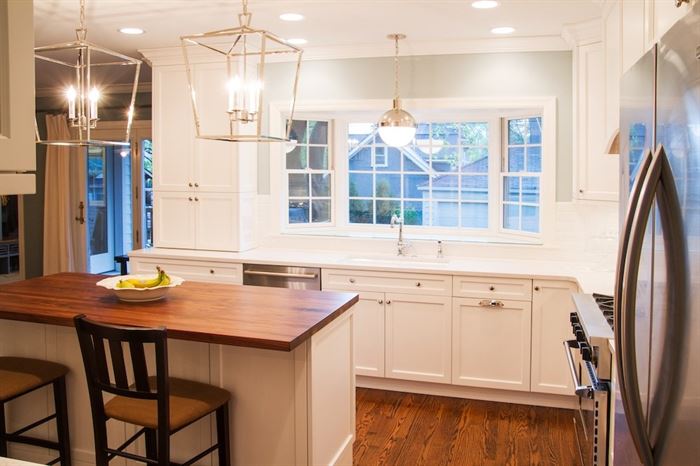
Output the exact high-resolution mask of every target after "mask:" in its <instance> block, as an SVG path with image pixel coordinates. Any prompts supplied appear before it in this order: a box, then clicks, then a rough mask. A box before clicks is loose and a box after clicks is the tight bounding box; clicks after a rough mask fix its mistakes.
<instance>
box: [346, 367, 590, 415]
mask: <svg viewBox="0 0 700 466" xmlns="http://www.w3.org/2000/svg"><path fill="white" fill-rule="evenodd" d="M355 380H356V385H357V386H358V387H363V388H374V389H378V390H389V391H394V392H407V393H421V394H424V395H437V396H449V397H452V398H466V399H470V400H482V401H497V402H500V403H516V404H521V405H530V406H545V407H549V408H565V409H576V408H577V401H578V399H577V398H576V397H575V396H564V395H550V394H546V393H532V392H518V391H511V390H496V389H492V388H475V387H462V386H459V385H447V384H437V383H430V382H415V381H412V380H395V379H385V378H381V377H367V376H362V375H358V376H356V378H355Z"/></svg>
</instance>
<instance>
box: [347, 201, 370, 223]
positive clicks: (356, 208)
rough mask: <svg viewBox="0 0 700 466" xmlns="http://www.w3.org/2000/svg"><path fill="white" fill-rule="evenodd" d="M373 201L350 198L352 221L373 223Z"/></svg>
mask: <svg viewBox="0 0 700 466" xmlns="http://www.w3.org/2000/svg"><path fill="white" fill-rule="evenodd" d="M373 212H374V211H373V209H372V201H365V200H354V199H351V200H350V223H373V221H374V219H373Z"/></svg>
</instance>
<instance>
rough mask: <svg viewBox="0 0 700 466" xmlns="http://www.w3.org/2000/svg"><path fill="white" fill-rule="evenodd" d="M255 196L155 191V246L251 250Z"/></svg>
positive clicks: (252, 244) (213, 249)
mask: <svg viewBox="0 0 700 466" xmlns="http://www.w3.org/2000/svg"><path fill="white" fill-rule="evenodd" d="M254 199H255V195H254V194H245V193H241V194H237V193H234V194H227V193H188V192H181V191H175V192H164V191H156V192H155V193H154V196H153V211H154V243H155V246H156V247H161V248H177V249H203V250H212V251H245V250H247V249H251V248H252V247H254V245H255V243H254V240H255V238H254V235H253V229H254V219H255V202H254Z"/></svg>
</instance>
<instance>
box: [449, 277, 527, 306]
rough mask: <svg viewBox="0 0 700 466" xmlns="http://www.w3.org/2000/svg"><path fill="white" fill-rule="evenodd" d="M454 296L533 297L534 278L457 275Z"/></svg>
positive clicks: (519, 298) (453, 286)
mask: <svg viewBox="0 0 700 466" xmlns="http://www.w3.org/2000/svg"><path fill="white" fill-rule="evenodd" d="M452 288H453V290H454V293H453V296H456V297H460V298H489V299H514V300H518V301H530V299H532V280H530V279H529V278H500V277H476V276H470V275H457V276H455V277H454V278H453V285H452Z"/></svg>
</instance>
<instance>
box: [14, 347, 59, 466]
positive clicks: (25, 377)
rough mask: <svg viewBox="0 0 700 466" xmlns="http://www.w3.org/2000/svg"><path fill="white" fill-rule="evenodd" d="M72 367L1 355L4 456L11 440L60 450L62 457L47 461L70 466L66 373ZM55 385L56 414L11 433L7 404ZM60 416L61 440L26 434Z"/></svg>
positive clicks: (57, 428)
mask: <svg viewBox="0 0 700 466" xmlns="http://www.w3.org/2000/svg"><path fill="white" fill-rule="evenodd" d="M67 373H68V368H67V367H66V366H64V365H62V364H57V363H55V362H50V361H43V360H41V359H29V358H15V357H0V456H7V443H8V442H13V443H22V444H25V445H34V446H37V447H43V448H50V449H52V450H56V451H58V457H57V458H55V459H54V460H52V461H50V462H49V463H47V464H56V463H58V462H59V461H60V462H61V465H62V466H70V464H71V458H70V438H69V435H68V407H67V399H66V374H67ZM47 385H53V398H54V404H55V411H54V414H51V415H49V416H46V417H45V418H43V419H40V420H38V421H36V422H33V423H31V424H29V425H27V426H25V427H22V428H21V429H18V430H16V431H15V432H11V433H8V432H7V430H6V429H7V427H6V425H5V404H6V403H8V402H10V401H12V400H15V399H17V398H19V397H21V396H23V395H26V394H27V393H30V392H33V391H34V390H36V389H38V388H41V387H45V386H47ZM52 419H56V432H57V434H58V441H56V442H54V441H51V440H44V439H40V438H36V437H31V436H28V435H25V434H26V433H27V432H29V431H30V430H32V429H34V428H35V427H39V426H40V425H42V424H45V423H47V422H49V421H51V420H52Z"/></svg>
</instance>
